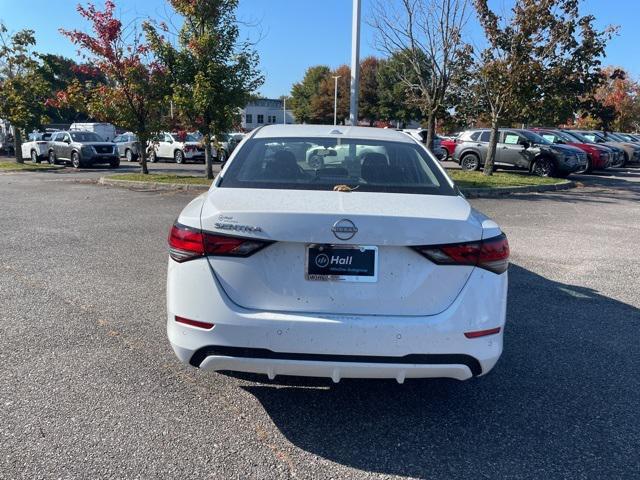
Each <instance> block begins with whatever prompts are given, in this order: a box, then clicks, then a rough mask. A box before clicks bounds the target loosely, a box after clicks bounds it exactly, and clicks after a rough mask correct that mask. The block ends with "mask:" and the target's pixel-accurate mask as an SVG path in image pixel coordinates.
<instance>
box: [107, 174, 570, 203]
mask: <svg viewBox="0 0 640 480" xmlns="http://www.w3.org/2000/svg"><path fill="white" fill-rule="evenodd" d="M98 183H99V184H100V185H107V186H110V187H124V188H132V187H134V188H137V189H138V188H139V189H144V190H160V191H180V190H182V191H193V192H205V191H207V190H209V186H208V185H190V184H184V183H159V182H140V181H136V180H114V179H111V178H107V177H100V179H99V180H98ZM575 187H576V183H575V182H574V181H573V180H566V181H564V182H562V183H556V184H553V185H526V186H521V187H496V188H461V189H460V190H461V191H462V193H463V194H464V196H465V197H466V198H499V197H505V196H508V195H512V194H515V193H543V192H555V191H559V190H568V189H570V188H575Z"/></svg>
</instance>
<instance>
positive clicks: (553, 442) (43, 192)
mask: <svg viewBox="0 0 640 480" xmlns="http://www.w3.org/2000/svg"><path fill="white" fill-rule="evenodd" d="M129 168H131V169H133V168H135V167H133V166H129V165H127V164H126V163H123V167H122V168H121V169H120V170H121V171H126V170H128V169H129ZM151 168H153V169H156V168H159V169H172V170H174V169H178V168H179V169H185V170H189V171H194V170H196V169H203V167H202V165H187V166H177V165H174V164H168V163H167V164H156V165H152V167H151ZM105 171H108V170H106V169H87V170H81V171H73V170H71V169H66V170H65V171H63V172H47V173H44V172H38V173H32V172H28V173H2V174H0V205H1V206H2V207H1V209H0V225H2V227H3V228H2V233H3V236H2V249H0V299H1V302H2V308H0V329H1V331H0V365H1V366H0V402H1V405H2V421H1V422H0V478H6V479H16V478H224V479H233V478H237V479H247V478H252V479H253V478H256V479H266V478H283V479H284V478H303V479H306V478H309V479H324V478H326V479H329V478H350V479H351V478H354V479H355V478H396V477H402V478H405V477H410V478H427V479H452V478H455V479H458V478H470V479H478V478H513V479H540V478H545V479H551V478H553V479H555V478H570V479H587V478H589V479H591V478H593V479H602V478H640V457H639V456H638V447H639V446H640V415H639V414H638V412H639V409H640V375H639V372H640V349H639V348H638V339H639V338H640V281H639V280H638V279H639V278H640V261H639V260H638V252H639V251H640V249H639V246H640V169H638V168H634V169H625V170H622V169H618V170H616V171H613V172H610V173H607V174H606V175H604V174H603V175H598V176H582V177H579V178H578V180H579V181H581V182H583V184H584V186H583V187H581V188H577V189H574V190H569V191H564V192H553V193H548V194H522V195H517V196H513V197H510V198H506V199H500V200H489V199H487V200H472V204H473V205H474V206H476V207H477V208H479V209H480V210H482V211H483V212H485V213H487V214H488V215H490V216H492V217H493V218H494V219H496V220H497V221H498V222H499V223H500V225H501V226H502V227H503V229H504V230H505V231H506V233H507V235H508V236H509V240H510V243H511V248H512V266H511V270H510V290H509V307H508V324H507V329H506V334H505V351H504V354H503V357H502V359H501V361H500V362H499V363H498V366H497V367H496V368H495V369H494V370H493V371H492V372H491V373H490V374H489V375H487V376H486V377H481V378H476V379H472V380H470V381H467V382H457V381H454V380H423V381H407V382H406V383H405V384H404V385H398V384H396V383H395V381H354V380H352V381H346V380H345V381H343V382H341V383H339V384H337V385H333V384H332V383H331V382H330V381H313V380H304V379H283V378H277V379H276V380H275V381H274V382H269V381H267V379H266V378H262V377H252V376H240V375H236V376H230V375H222V374H215V373H205V372H200V371H198V370H196V369H193V368H190V367H186V366H183V365H181V364H180V363H179V362H178V361H177V359H176V358H175V357H174V354H173V352H172V351H171V349H170V347H169V344H168V342H167V340H166V335H165V292H164V288H165V280H166V273H165V270H166V261H167V260H166V259H167V252H166V236H167V232H168V229H169V227H170V225H171V224H172V222H173V220H174V219H175V217H176V216H177V214H178V213H179V212H180V210H181V209H182V208H183V206H184V205H185V204H186V203H187V202H188V201H189V200H190V198H192V196H193V195H192V194H185V193H176V192H153V191H151V192H140V191H130V190H124V189H117V188H107V187H100V186H97V185H95V184H93V183H90V182H89V180H91V179H95V177H96V176H99V175H101V174H104V172H105Z"/></svg>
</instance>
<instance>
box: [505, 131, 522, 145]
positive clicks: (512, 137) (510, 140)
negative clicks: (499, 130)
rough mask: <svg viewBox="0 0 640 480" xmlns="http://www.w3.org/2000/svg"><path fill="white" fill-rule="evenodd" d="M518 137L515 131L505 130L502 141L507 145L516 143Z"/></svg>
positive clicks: (518, 139)
mask: <svg viewBox="0 0 640 480" xmlns="http://www.w3.org/2000/svg"><path fill="white" fill-rule="evenodd" d="M520 139H521V138H520V135H518V134H517V133H511V132H506V133H505V134H504V142H503V143H506V144H507V145H517V144H518V142H519V141H520Z"/></svg>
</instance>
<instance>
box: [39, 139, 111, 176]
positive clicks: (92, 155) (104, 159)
mask: <svg viewBox="0 0 640 480" xmlns="http://www.w3.org/2000/svg"><path fill="white" fill-rule="evenodd" d="M57 161H63V162H71V165H73V167H74V168H80V167H84V166H87V165H93V164H95V163H108V164H109V165H110V166H111V168H117V167H119V166H120V156H119V155H118V147H117V146H116V144H115V143H112V142H105V141H104V140H103V139H102V138H101V137H100V135H98V134H96V133H93V132H82V131H70V132H56V133H54V134H53V135H51V140H49V163H51V164H54V163H56V162H57Z"/></svg>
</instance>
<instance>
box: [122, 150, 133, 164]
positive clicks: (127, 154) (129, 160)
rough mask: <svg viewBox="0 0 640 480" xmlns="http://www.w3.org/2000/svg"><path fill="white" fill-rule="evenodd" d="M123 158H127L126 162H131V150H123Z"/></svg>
mask: <svg viewBox="0 0 640 480" xmlns="http://www.w3.org/2000/svg"><path fill="white" fill-rule="evenodd" d="M124 158H126V159H127V162H133V152H132V151H131V150H130V149H128V148H127V149H126V150H125V152H124Z"/></svg>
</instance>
